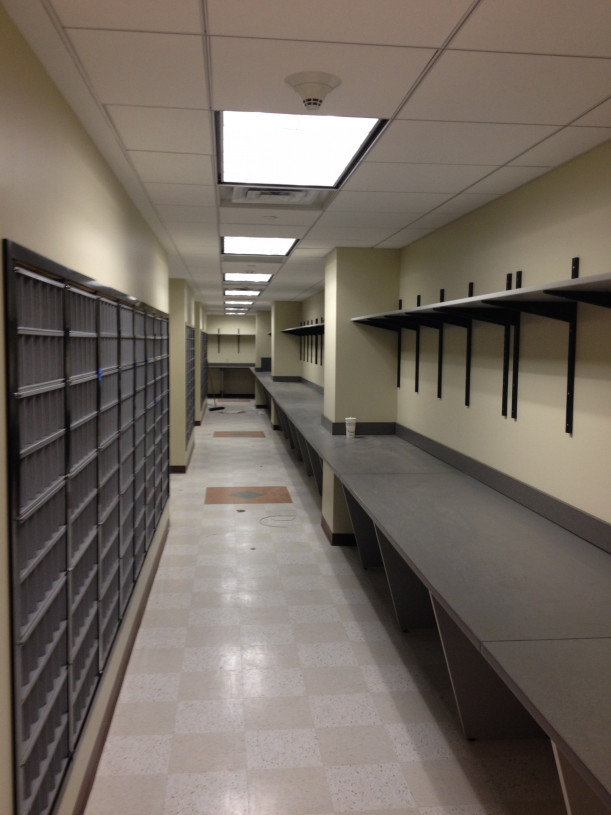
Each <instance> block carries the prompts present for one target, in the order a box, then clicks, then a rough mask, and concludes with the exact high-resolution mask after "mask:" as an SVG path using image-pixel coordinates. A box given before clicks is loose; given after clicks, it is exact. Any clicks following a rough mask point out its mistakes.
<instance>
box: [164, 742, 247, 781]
mask: <svg viewBox="0 0 611 815" xmlns="http://www.w3.org/2000/svg"><path fill="white" fill-rule="evenodd" d="M245 769H246V749H245V745H244V734H243V733H242V732H238V733H177V734H176V735H175V736H173V737H172V746H171V751H170V765H169V772H170V773H204V772H206V773H208V772H218V771H219V770H230V771H236V770H245Z"/></svg>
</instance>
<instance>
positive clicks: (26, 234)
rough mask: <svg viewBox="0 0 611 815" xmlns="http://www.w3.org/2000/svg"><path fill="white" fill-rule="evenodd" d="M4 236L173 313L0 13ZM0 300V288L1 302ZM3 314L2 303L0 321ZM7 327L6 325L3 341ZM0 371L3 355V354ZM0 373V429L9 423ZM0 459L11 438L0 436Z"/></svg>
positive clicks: (84, 147)
mask: <svg viewBox="0 0 611 815" xmlns="http://www.w3.org/2000/svg"><path fill="white" fill-rule="evenodd" d="M0 76H1V77H2V79H1V81H0V110H1V111H2V113H1V116H0V179H1V181H0V237H2V238H8V239H9V240H12V241H15V242H17V243H20V244H22V245H24V246H26V247H27V248H28V249H32V250H33V251H36V252H38V253H40V254H42V255H45V256H46V257H48V258H50V259H52V260H53V261H55V262H57V263H61V264H63V265H64V266H67V267H69V268H72V269H74V270H75V271H78V272H80V273H82V274H84V275H87V276H88V277H90V278H92V279H95V280H98V281H100V282H101V283H103V284H105V285H108V286H111V287H112V288H115V289H118V290H120V291H123V292H125V293H126V294H131V295H134V296H135V297H138V298H139V299H141V300H143V301H145V302H147V303H149V304H151V305H152V306H155V307H156V308H158V309H160V310H161V311H164V312H167V310H168V291H167V261H166V257H165V253H164V251H163V249H162V248H161V246H160V245H159V244H158V243H157V241H156V240H155V239H154V237H153V235H152V233H151V232H150V231H149V229H148V227H147V225H146V224H145V222H144V221H143V219H142V218H141V217H140V215H139V214H138V212H137V211H136V210H135V208H134V207H133V206H132V204H131V202H130V201H129V199H128V198H127V196H126V194H125V192H124V191H123V188H122V187H121V186H120V185H119V184H118V182H117V181H116V179H115V177H114V176H113V175H112V174H111V172H110V170H109V169H108V167H107V165H106V164H105V162H104V160H103V159H102V157H101V156H100V154H99V153H98V151H97V149H96V148H95V146H94V145H93V143H92V142H91V141H90V139H89V137H88V136H87V134H86V133H85V131H84V130H83V129H82V127H81V126H80V125H79V124H78V122H77V120H76V118H75V116H74V115H73V113H72V112H71V110H70V109H69V108H68V106H67V105H66V103H65V102H64V99H63V97H62V96H61V95H60V94H59V92H58V91H57V89H56V88H55V86H54V85H53V84H52V82H51V81H50V80H49V78H48V76H47V74H46V73H45V71H44V70H43V69H42V67H41V65H40V63H39V62H38V60H37V59H36V57H35V56H34V54H33V53H32V52H31V50H30V49H29V47H28V46H27V45H26V44H25V42H24V41H23V39H22V37H21V35H20V34H19V33H18V31H17V30H16V29H15V27H14V25H13V23H12V22H11V20H10V18H9V17H8V15H7V14H6V12H5V10H4V8H3V7H2V6H0ZM1 297H2V293H1V291H0V299H1ZM3 314H4V308H3V306H2V304H1V303H0V322H1V321H2V315H3ZM3 338H4V325H3V324H2V325H0V343H3ZM0 360H1V362H0V365H2V366H4V351H3V349H0ZM5 403H6V398H5V392H4V370H2V373H1V375H0V426H2V427H5V426H6V414H5ZM0 460H2V461H3V462H5V461H6V439H5V435H4V432H2V434H0ZM6 490H7V484H6V472H5V469H4V466H3V467H2V468H0V518H1V519H2V520H1V522H0V523H1V524H2V527H1V532H0V542H1V552H0V812H3V813H10V812H12V806H13V804H12V790H11V785H12V772H11V762H12V757H11V712H10V657H9V653H10V652H9V616H8V546H7V536H8V530H7V527H6V518H7V505H6Z"/></svg>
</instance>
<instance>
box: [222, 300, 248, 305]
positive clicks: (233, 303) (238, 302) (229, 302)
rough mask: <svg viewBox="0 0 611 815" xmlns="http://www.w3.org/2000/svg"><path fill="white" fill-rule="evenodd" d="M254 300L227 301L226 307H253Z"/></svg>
mask: <svg viewBox="0 0 611 815" xmlns="http://www.w3.org/2000/svg"><path fill="white" fill-rule="evenodd" d="M254 302H255V301H254V300H225V305H226V306H252V304H253V303H254Z"/></svg>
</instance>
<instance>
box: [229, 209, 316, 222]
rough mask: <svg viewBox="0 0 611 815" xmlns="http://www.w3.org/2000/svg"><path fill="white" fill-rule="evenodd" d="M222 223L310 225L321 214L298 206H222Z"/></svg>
mask: <svg viewBox="0 0 611 815" xmlns="http://www.w3.org/2000/svg"><path fill="white" fill-rule="evenodd" d="M219 213H220V222H221V224H262V225H264V226H273V225H276V224H277V225H278V226H280V225H282V226H292V225H296V226H310V225H311V224H313V223H314V221H315V220H316V219H317V218H318V217H319V216H320V212H319V211H318V210H305V209H298V208H296V207H286V208H285V209H276V208H273V207H256V206H246V207H221V208H220V210H219Z"/></svg>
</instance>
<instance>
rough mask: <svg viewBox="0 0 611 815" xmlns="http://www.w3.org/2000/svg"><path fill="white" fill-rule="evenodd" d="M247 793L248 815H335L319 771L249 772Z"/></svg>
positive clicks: (323, 774)
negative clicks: (248, 798)
mask: <svg viewBox="0 0 611 815" xmlns="http://www.w3.org/2000/svg"><path fill="white" fill-rule="evenodd" d="M249 792H250V813H251V815H255V814H256V813H265V815H313V813H317V814H318V813H323V815H324V813H333V812H334V811H335V810H334V809H333V802H332V799H331V791H330V789H329V786H328V783H327V779H326V775H325V772H324V770H323V768H322V767H312V768H309V767H298V768H290V769H286V768H284V769H280V770H251V771H250V772H249Z"/></svg>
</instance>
